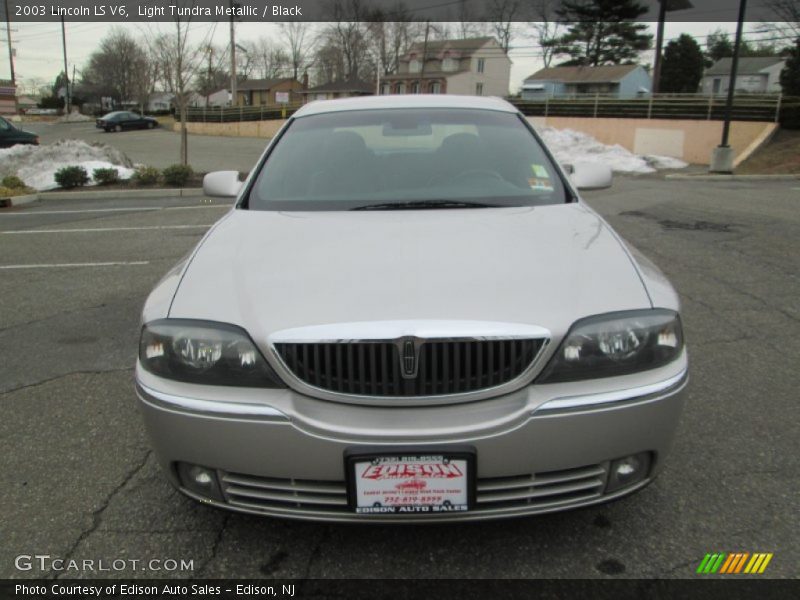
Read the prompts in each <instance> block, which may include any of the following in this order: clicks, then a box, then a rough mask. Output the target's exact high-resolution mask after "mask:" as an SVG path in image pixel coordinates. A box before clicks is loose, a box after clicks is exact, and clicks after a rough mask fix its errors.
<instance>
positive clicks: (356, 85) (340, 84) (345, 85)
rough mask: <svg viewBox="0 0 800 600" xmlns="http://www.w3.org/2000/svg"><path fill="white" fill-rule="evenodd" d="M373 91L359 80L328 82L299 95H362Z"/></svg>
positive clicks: (369, 85) (369, 84)
mask: <svg viewBox="0 0 800 600" xmlns="http://www.w3.org/2000/svg"><path fill="white" fill-rule="evenodd" d="M374 91H375V86H374V85H373V84H371V83H367V82H366V81H361V80H360V79H347V80H341V81H329V82H328V83H323V84H322V85H317V86H315V87H312V88H308V89H307V90H303V91H302V92H300V93H301V94H315V93H320V92H361V93H364V94H372V93H373V92H374Z"/></svg>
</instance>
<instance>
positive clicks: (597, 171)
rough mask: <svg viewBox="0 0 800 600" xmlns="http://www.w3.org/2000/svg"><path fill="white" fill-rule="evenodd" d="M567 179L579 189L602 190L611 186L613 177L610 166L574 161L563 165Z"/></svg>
mask: <svg viewBox="0 0 800 600" xmlns="http://www.w3.org/2000/svg"><path fill="white" fill-rule="evenodd" d="M564 170H565V171H566V172H567V173H569V179H570V181H571V182H572V185H574V186H575V187H576V188H578V189H579V190H602V189H605V188H609V187H611V182H612V180H613V179H614V176H613V174H612V173H611V168H610V167H608V166H606V165H601V164H599V163H588V162H583V163H575V164H573V165H564Z"/></svg>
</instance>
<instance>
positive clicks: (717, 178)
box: [665, 173, 800, 181]
mask: <svg viewBox="0 0 800 600" xmlns="http://www.w3.org/2000/svg"><path fill="white" fill-rule="evenodd" d="M665 179H679V180H682V181H795V180H798V179H800V175H791V174H788V175H735V174H733V175H725V174H718V175H712V174H710V173H708V174H702V175H679V174H677V173H675V174H670V175H667V176H666V177H665Z"/></svg>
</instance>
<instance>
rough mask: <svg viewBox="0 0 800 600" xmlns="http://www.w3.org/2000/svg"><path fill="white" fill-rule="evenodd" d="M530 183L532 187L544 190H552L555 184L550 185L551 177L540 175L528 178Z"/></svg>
mask: <svg viewBox="0 0 800 600" xmlns="http://www.w3.org/2000/svg"><path fill="white" fill-rule="evenodd" d="M528 185H530V186H531V189H534V190H537V191H543V192H552V191H553V186H552V185H550V179H548V178H545V179H542V178H539V177H531V178H530V179H528Z"/></svg>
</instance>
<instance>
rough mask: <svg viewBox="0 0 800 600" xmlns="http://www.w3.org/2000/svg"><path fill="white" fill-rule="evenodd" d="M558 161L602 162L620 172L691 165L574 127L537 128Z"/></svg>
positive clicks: (651, 171)
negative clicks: (639, 152)
mask: <svg viewBox="0 0 800 600" xmlns="http://www.w3.org/2000/svg"><path fill="white" fill-rule="evenodd" d="M537 131H538V132H539V133H540V135H541V136H542V138H543V139H544V141H545V143H546V144H547V146H548V147H549V148H550V150H551V152H552V153H553V154H554V155H555V157H556V159H557V160H558V162H560V163H562V164H568V163H577V162H593V163H602V164H605V165H608V166H609V167H611V170H612V171H615V172H618V173H653V172H655V171H656V170H658V169H683V168H684V167H687V166H688V164H687V163H685V162H683V161H682V160H678V159H677V158H672V157H669V156H639V155H637V154H633V153H632V152H630V151H628V150H626V149H625V148H623V147H622V146H620V145H618V144H615V145H613V146H608V145H606V144H601V143H600V142H598V141H597V140H596V139H594V138H593V137H592V136H590V135H588V134H586V133H582V132H580V131H574V130H572V129H554V128H553V127H543V128H539V129H537Z"/></svg>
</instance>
